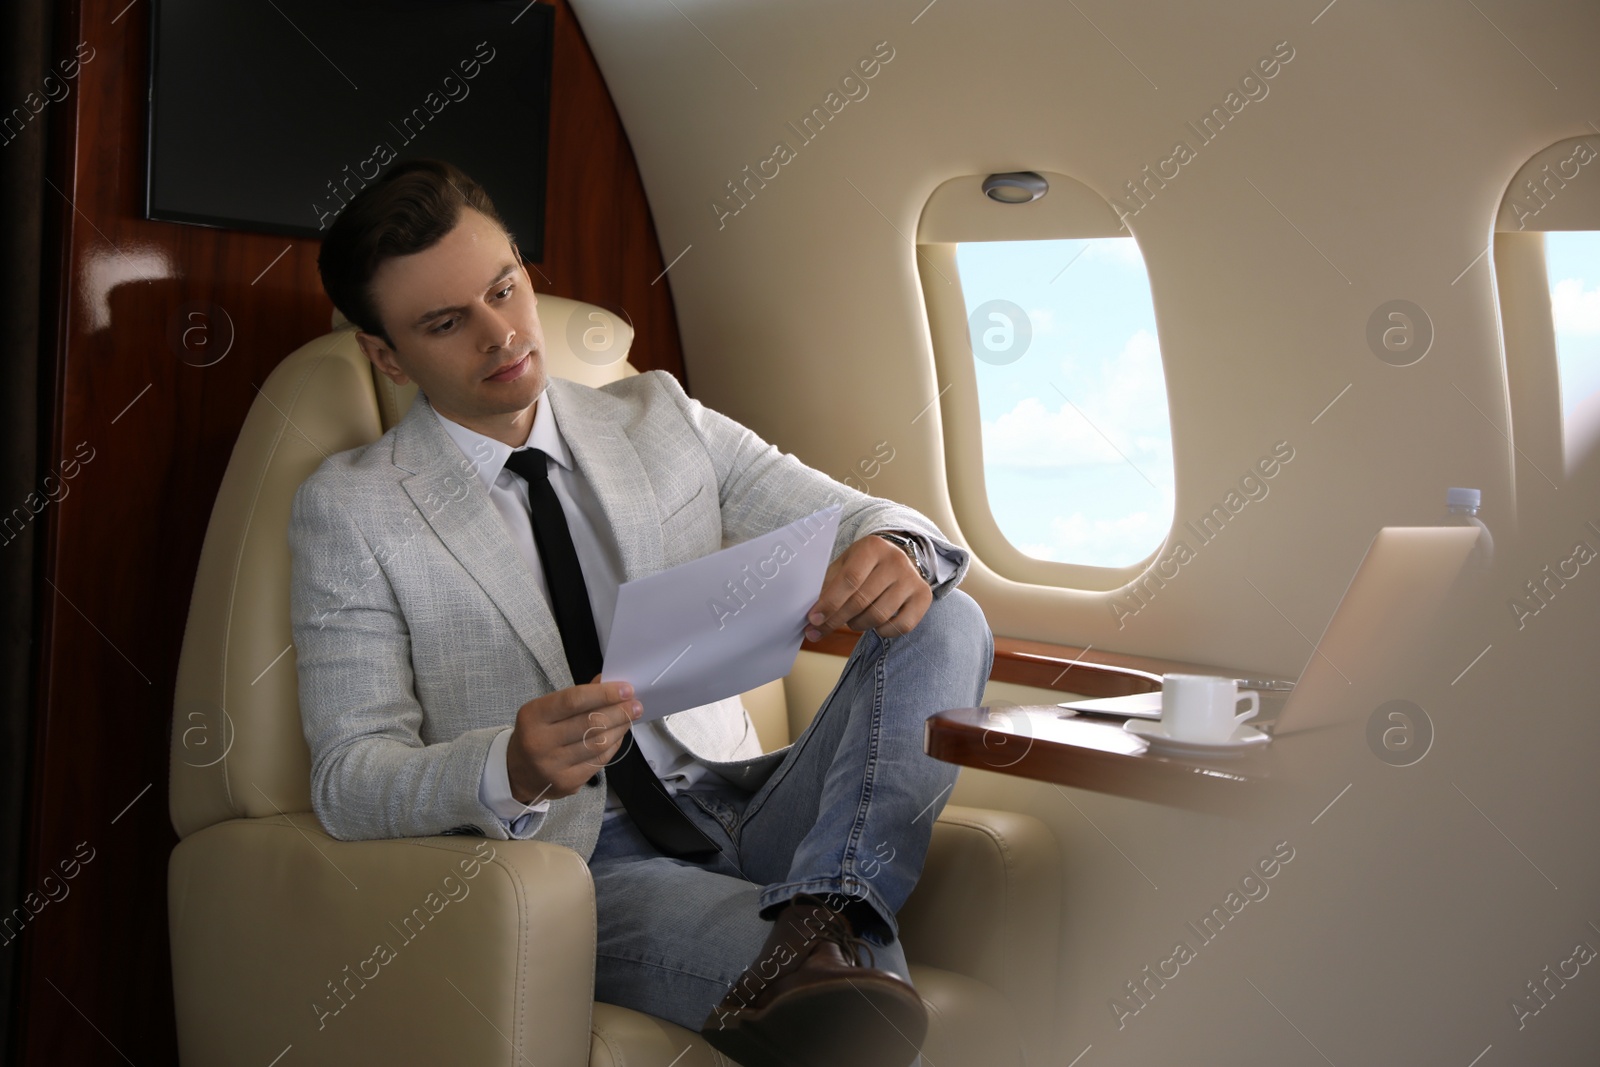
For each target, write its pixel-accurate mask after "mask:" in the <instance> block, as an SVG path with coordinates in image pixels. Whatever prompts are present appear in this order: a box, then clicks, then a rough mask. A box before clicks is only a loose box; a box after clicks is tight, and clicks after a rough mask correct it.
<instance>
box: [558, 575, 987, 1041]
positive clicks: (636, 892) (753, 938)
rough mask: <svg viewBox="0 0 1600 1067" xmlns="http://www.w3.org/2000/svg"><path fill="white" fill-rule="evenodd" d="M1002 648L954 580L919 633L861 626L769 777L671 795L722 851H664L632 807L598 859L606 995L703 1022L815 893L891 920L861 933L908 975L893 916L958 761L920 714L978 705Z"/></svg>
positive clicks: (598, 975) (885, 964)
mask: <svg viewBox="0 0 1600 1067" xmlns="http://www.w3.org/2000/svg"><path fill="white" fill-rule="evenodd" d="M993 660H994V635H993V634H992V633H991V632H990V630H989V626H988V623H987V621H986V620H985V619H984V615H983V611H982V609H981V608H979V607H978V604H977V602H976V601H974V600H973V599H972V598H971V597H970V596H968V595H967V594H966V593H963V592H962V591H961V590H960V589H951V590H950V591H949V592H948V593H947V594H945V595H944V596H942V597H940V598H939V599H937V600H935V601H934V602H933V603H932V604H931V605H930V606H929V608H928V611H927V613H926V614H925V615H924V616H923V618H922V620H921V622H919V623H918V624H917V626H916V628H915V629H913V630H912V631H911V632H910V633H909V634H903V635H901V636H899V637H891V638H887V639H885V638H880V637H879V636H878V635H877V634H876V633H874V632H873V631H871V630H867V631H866V632H865V633H863V634H862V635H861V637H860V638H859V639H858V640H857V641H856V646H855V649H854V651H853V652H852V653H851V654H850V658H849V660H848V661H846V663H845V667H844V673H843V674H842V675H841V676H840V678H839V682H838V684H837V685H835V686H834V688H833V691H832V692H831V693H829V694H828V698H827V700H825V701H824V702H823V704H822V707H821V709H820V710H818V712H817V714H816V717H815V718H813V719H812V721H811V724H810V725H809V726H808V727H806V729H805V732H804V733H802V734H801V735H800V737H799V739H798V740H797V741H796V742H795V743H794V744H793V745H792V746H791V747H790V748H789V750H788V752H787V753H786V754H785V756H784V759H783V761H782V762H781V763H780V764H779V765H778V767H777V769H776V770H774V771H773V772H772V776H771V777H770V778H768V779H767V781H766V783H765V784H763V785H762V787H761V788H760V789H759V790H757V791H756V792H755V793H749V792H746V791H745V790H744V789H741V788H739V787H738V786H735V785H733V784H731V783H729V782H727V781H726V780H724V779H719V778H717V776H715V775H707V776H706V777H705V778H703V779H702V780H701V781H700V783H698V785H699V788H696V789H694V790H686V791H683V792H680V793H678V794H677V795H676V796H675V797H674V800H675V801H676V803H677V805H678V807H679V808H680V809H682V810H683V811H684V813H685V814H687V815H688V816H689V818H690V819H691V820H693V821H694V823H695V824H696V825H697V826H699V827H700V828H701V829H702V830H703V831H705V833H706V834H707V835H708V836H709V837H710V838H711V839H712V840H713V841H715V842H717V844H718V846H719V847H720V849H721V851H720V852H719V853H718V854H717V855H716V856H714V857H711V858H709V859H704V860H693V859H680V858H676V857H670V856H663V855H661V854H660V853H659V852H658V851H657V850H656V849H655V848H654V847H653V846H652V845H651V844H650V843H649V841H647V840H646V839H645V838H644V836H643V835H642V834H641V833H639V830H638V828H637V827H636V826H635V825H634V824H633V820H632V819H631V818H629V817H628V815H627V814H626V813H625V812H624V813H620V814H616V815H612V816H608V817H607V819H606V821H605V823H604V825H603V826H602V828H601V831H600V839H599V841H598V842H597V843H596V845H595V850H594V853H593V855H591V856H590V858H589V870H590V873H591V874H592V875H593V878H594V887H595V908H596V913H597V921H598V927H599V930H598V947H597V959H596V966H595V999H596V1000H599V1001H601V1002H602V1003H607V1004H619V1005H622V1006H624V1007H629V1008H633V1009H635V1010H637V1011H642V1012H645V1013H647V1014H650V1015H654V1016H657V1017H658V1018H663V1019H668V1020H670V1021H672V1022H675V1023H677V1024H678V1025H680V1026H683V1027H685V1028H687V1029H689V1030H691V1031H696V1032H698V1031H699V1029H700V1026H701V1024H702V1023H703V1022H704V1021H705V1019H706V1017H707V1016H708V1015H710V1013H711V1011H712V1009H713V1008H714V1007H715V1006H716V1004H717V1002H718V1001H720V1000H721V999H722V997H723V994H725V993H726V992H727V991H728V989H729V988H730V987H731V986H732V985H733V984H734V982H736V981H737V980H738V978H739V976H740V975H741V974H743V973H744V970H745V968H746V967H748V966H750V965H751V964H752V963H754V962H755V959H756V956H757V954H758V953H759V952H760V951H761V947H762V945H763V944H765V942H766V939H767V935H768V932H769V931H770V930H771V928H772V922H771V919H772V917H773V915H775V914H776V913H777V911H778V910H779V909H780V908H781V907H782V906H783V905H784V904H786V903H787V902H788V901H789V900H790V899H791V898H792V897H794V895H795V894H797V893H802V892H804V893H814V894H818V895H824V894H841V895H844V896H849V897H857V898H862V899H864V900H865V901H866V903H867V904H869V905H870V906H871V907H872V909H873V911H875V912H876V913H877V916H878V917H879V919H880V920H881V924H880V925H877V926H876V927H870V926H869V927H868V928H866V929H864V930H862V931H861V933H862V935H863V936H864V937H866V938H868V939H869V940H870V941H872V942H873V945H872V947H871V951H872V955H873V962H874V964H875V965H876V966H878V967H880V968H882V969H884V970H888V971H892V972H894V973H895V974H898V975H900V976H901V977H902V978H904V979H906V981H908V982H909V981H910V980H911V974H910V971H909V969H908V968H907V966H906V958H905V953H904V951H903V950H902V949H901V947H900V940H899V927H898V924H897V922H896V918H895V915H896V913H897V912H898V911H899V910H900V906H901V905H902V904H904V903H905V901H906V898H907V897H909V896H910V895H911V890H912V889H913V888H914V887H915V886H916V882H917V878H918V877H919V876H920V875H921V873H922V866H923V862H924V860H925V859H926V857H927V851H928V843H929V841H930V839H931V838H932V836H933V824H934V821H935V820H936V819H937V818H938V817H939V812H940V811H941V810H943V808H944V805H945V803H946V801H947V800H948V799H949V795H950V790H951V788H952V787H953V786H954V785H955V781H956V775H957V772H958V771H959V770H960V768H958V767H956V766H955V765H953V764H949V763H944V762H942V761H940V760H936V759H934V758H932V757H931V756H928V755H927V754H926V753H924V752H923V749H922V744H923V723H924V721H925V720H926V719H927V718H928V717H929V716H930V715H933V714H934V713H936V712H939V711H943V710H945V709H947V708H957V707H972V706H974V705H976V704H977V703H978V702H979V701H980V700H981V698H982V695H983V689H984V684H985V683H986V682H987V680H988V677H989V668H990V666H991V664H992V663H993ZM906 1052H907V1062H908V1063H911V1062H913V1057H914V1055H915V1052H914V1050H913V1049H912V1048H911V1047H910V1046H909V1044H908V1046H907V1049H906ZM915 1062H916V1063H918V1064H920V1057H917V1058H916V1060H915Z"/></svg>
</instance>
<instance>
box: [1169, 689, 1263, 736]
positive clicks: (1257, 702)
mask: <svg viewBox="0 0 1600 1067" xmlns="http://www.w3.org/2000/svg"><path fill="white" fill-rule="evenodd" d="M1241 700H1247V701H1249V702H1250V707H1249V709H1248V710H1246V711H1244V712H1242V713H1241V712H1240V711H1239V701H1241ZM1260 710H1261V694H1259V693H1257V692H1256V691H1255V690H1253V689H1246V690H1244V691H1242V692H1241V691H1240V689H1239V683H1238V682H1237V681H1236V680H1235V679H1233V678H1218V677H1216V676H1214V675H1210V674H1165V675H1162V677H1161V725H1162V726H1163V727H1165V728H1166V731H1167V736H1169V737H1171V738H1173V739H1174V740H1177V741H1197V742H1200V743H1203V744H1204V743H1209V744H1216V743H1220V742H1223V741H1226V740H1228V739H1229V738H1231V737H1232V736H1233V732H1234V731H1235V730H1236V729H1238V727H1239V725H1240V724H1241V723H1243V722H1244V721H1245V720H1246V719H1250V718H1254V717H1255V714H1256V713H1257V712H1258V711H1260Z"/></svg>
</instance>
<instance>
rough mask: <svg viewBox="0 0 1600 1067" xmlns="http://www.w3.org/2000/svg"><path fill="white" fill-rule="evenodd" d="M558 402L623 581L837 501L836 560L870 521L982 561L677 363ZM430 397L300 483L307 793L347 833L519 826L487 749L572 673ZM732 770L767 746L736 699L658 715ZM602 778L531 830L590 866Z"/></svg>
mask: <svg viewBox="0 0 1600 1067" xmlns="http://www.w3.org/2000/svg"><path fill="white" fill-rule="evenodd" d="M544 395H545V399H546V401H547V402H548V403H549V404H550V406H551V412H552V414H554V415H555V416H556V420H557V422H558V423H559V425H560V427H561V433H562V437H563V438H564V439H565V440H566V442H567V445H568V447H569V448H571V450H572V453H573V457H574V459H575V461H576V463H577V465H578V467H579V468H580V469H582V471H583V473H584V475H585V477H587V478H588V479H589V482H590V484H591V485H592V486H593V488H594V491H595V495H596V496H597V497H598V498H599V500H600V503H601V505H602V507H603V509H604V511H605V515H606V518H607V520H608V521H609V522H610V525H611V531H612V533H613V535H614V536H615V538H616V542H617V546H618V548H619V550H620V552H621V556H622V562H623V567H624V572H625V575H626V578H627V579H628V580H632V579H634V578H639V577H643V576H644V575H648V574H653V573H655V572H657V571H660V570H663V569H665V568H667V567H671V566H674V565H676V564H679V563H683V562H685V561H687V560H691V559H697V558H699V557H701V556H704V555H706V554H708V553H711V552H714V551H716V550H718V549H719V548H721V547H723V546H724V545H725V544H737V543H739V542H742V541H746V540H748V539H750V538H752V537H755V536H758V535H760V534H763V533H766V532H768V531H770V530H773V529H776V528H778V527H779V526H783V525H785V524H787V523H789V522H792V521H794V520H795V519H798V518H800V517H802V516H805V515H809V514H810V513H812V512H814V511H816V510H818V509H819V508H823V507H826V506H828V505H829V504H832V503H835V502H838V503H840V504H841V505H842V507H841V516H840V521H839V530H838V536H837V538H836V539H835V542H834V546H833V550H832V553H831V555H830V558H837V557H838V555H839V554H840V553H841V552H843V551H844V549H845V548H847V547H848V546H849V545H850V544H851V543H852V542H854V541H855V540H856V539H858V538H860V537H862V536H865V535H866V534H868V533H870V532H871V531H873V530H882V529H904V530H913V531H916V532H918V533H922V534H926V535H927V536H928V537H929V538H930V539H932V540H933V542H934V544H935V546H936V547H938V548H939V549H940V550H941V551H942V552H943V553H944V554H946V555H949V556H951V557H952V558H959V560H960V563H959V566H958V568H957V570H956V572H955V573H954V574H953V575H951V576H950V577H949V578H948V579H947V580H946V581H945V582H944V583H942V584H941V585H940V586H938V587H937V588H935V590H934V595H935V596H936V597H937V596H942V595H944V594H945V593H948V592H949V590H950V589H951V588H953V587H954V586H955V585H956V584H957V583H958V582H959V581H960V580H961V578H962V576H963V575H964V574H965V573H966V570H967V567H968V565H969V563H970V558H969V556H968V554H967V553H966V552H965V551H964V550H962V549H960V548H959V547H957V546H956V545H954V544H951V543H950V542H949V541H946V540H945V539H944V538H943V536H942V535H941V534H940V532H939V529H938V528H937V527H936V526H935V525H934V524H933V523H932V522H930V521H929V520H928V519H927V518H926V517H925V516H923V515H922V514H921V513H919V512H917V511H915V510H914V509H912V508H908V507H904V506H902V505H899V504H896V503H893V502H892V501H888V500H883V499H880V498H878V497H872V496H867V495H866V494H864V493H860V492H857V491H856V490H854V489H851V488H850V487H848V486H845V485H842V484H840V483H839V482H836V481H834V480H833V479H832V478H829V477H828V476H827V475H825V474H823V473H821V472H820V471H817V470H814V469H812V468H811V467H808V466H806V465H805V464H804V463H801V462H800V461H799V460H798V459H796V458H795V457H794V456H792V455H789V454H786V453H782V452H780V451H779V450H778V449H777V448H776V447H774V446H773V445H770V444H767V443H766V442H764V441H762V440H761V439H760V438H759V437H757V436H756V435H755V434H754V433H752V432H751V431H750V430H748V429H746V428H744V427H743V426H741V425H739V424H738V423H736V422H734V421H733V420H732V419H729V418H728V417H726V416H724V415H720V414H718V413H717V412H715V411H712V410H710V409H709V408H707V407H705V406H704V405H702V404H700V403H699V402H698V401H696V400H693V399H691V398H690V397H689V396H687V395H686V394H685V393H684V391H683V388H682V386H681V385H679V383H678V380H677V379H676V378H674V377H673V376H672V375H670V374H668V373H666V372H665V371H651V372H649V373H645V374H640V375H636V376H633V377H629V378H627V379H624V380H622V381H617V382H611V383H609V384H607V385H606V386H604V387H603V388H601V389H592V388H590V387H588V386H584V385H580V384H578V383H576V382H571V381H567V380H565V379H562V378H554V377H552V378H551V379H550V380H549V387H548V389H547V390H546V392H545V394H544ZM473 471H474V468H473V461H472V460H470V459H468V458H467V457H464V456H463V455H462V454H461V450H460V449H459V448H457V447H456V444H455V442H454V441H452V440H451V439H450V437H449V435H448V434H446V433H445V430H444V427H443V426H441V425H440V424H439V420H438V419H437V418H436V417H435V416H434V414H433V412H432V411H431V410H430V409H429V404H428V400H427V398H426V397H425V396H423V395H420V394H419V395H418V396H417V399H416V401H415V403H414V404H413V405H412V407H411V409H410V410H409V411H408V412H407V413H406V416H405V417H404V418H403V419H402V420H401V421H400V422H399V424H398V425H396V426H395V427H394V428H393V429H391V430H390V431H389V432H388V433H385V434H384V435H383V436H382V437H380V438H379V439H378V440H377V441H374V442H373V443H372V444H370V445H367V446H365V447H363V448H356V449H351V450H350V451H348V452H341V453H339V454H337V455H335V456H331V457H329V458H328V459H327V460H325V461H324V462H323V463H322V465H321V466H320V467H319V468H318V469H317V470H316V472H315V473H313V474H312V475H311V477H309V478H307V479H306V481H305V482H304V483H303V484H302V485H301V486H300V488H299V490H298V491H297V492H296V493H295V498H294V506H293V511H292V517H291V520H290V524H289V547H290V550H291V553H292V556H293V579H292V585H291V589H290V611H291V616H292V619H293V624H294V645H295V651H296V655H297V658H298V664H299V681H300V713H301V718H302V722H303V725H304V727H305V735H306V741H307V743H308V744H309V745H310V748H311V797H312V806H313V808H314V810H315V811H316V814H317V817H318V818H319V819H320V820H321V821H322V824H323V826H324V827H326V828H327V830H328V832H329V833H330V834H332V835H333V836H334V837H337V838H341V839H361V838H389V837H410V836H425V835H430V834H439V833H447V832H463V833H477V834H481V835H483V836H485V837H492V838H505V837H507V836H509V835H508V832H507V830H506V827H505V824H504V823H503V822H502V821H501V820H500V819H499V818H498V817H497V816H496V815H495V813H494V812H493V811H491V810H490V809H489V808H487V807H485V806H484V805H483V804H482V803H481V802H480V801H479V799H478V785H479V782H480V780H481V777H482V773H483V767H484V760H485V758H486V756H487V753H488V749H489V744H490V742H491V741H492V740H493V739H494V736H495V734H496V733H498V732H499V731H500V730H503V729H504V728H506V727H507V726H509V725H511V724H512V723H513V722H514V721H515V720H516V714H517V709H518V708H520V707H521V706H522V705H523V704H524V703H526V702H527V701H529V700H531V699H533V698H534V697H536V696H541V695H543V694H545V693H550V692H554V691H556V690H558V689H564V688H566V687H568V686H570V685H572V684H573V679H572V677H571V674H570V672H569V670H568V668H567V661H566V656H565V655H564V653H563V652H562V645H561V635H560V631H559V630H558V629H557V628H556V624H555V619H554V617H553V616H552V614H551V611H550V608H549V605H548V604H547V603H546V602H545V600H544V597H543V595H542V594H541V592H540V590H539V585H538V583H537V582H536V581H535V580H534V576H533V575H532V574H531V573H530V572H529V570H528V566H527V564H526V563H525V562H524V561H523V559H522V557H521V556H520V555H518V553H517V550H516V548H515V547H514V546H513V544H512V542H511V539H510V537H509V536H508V534H507V531H506V528H505V525H504V523H503V522H502V520H501V518H500V515H499V513H498V512H497V511H495V509H494V506H493V505H492V504H491V503H490V501H489V494H488V492H487V491H486V490H485V489H484V487H483V484H482V482H481V481H480V480H479V479H478V478H477V477H476V476H475V474H474V472H473ZM660 721H661V722H662V723H663V724H664V728H665V729H666V731H667V732H668V733H669V734H670V735H671V736H672V737H673V738H675V739H676V740H677V741H678V742H680V743H681V744H682V745H683V746H684V747H685V748H686V749H687V750H688V751H689V752H690V753H692V754H693V755H694V756H695V757H696V758H697V759H699V760H701V761H702V762H704V763H706V764H707V765H708V766H710V767H711V768H712V769H714V770H715V771H716V772H717V773H718V774H720V775H722V776H724V777H726V778H728V779H730V780H732V781H734V782H736V783H739V784H740V785H743V786H745V787H746V788H749V789H751V790H754V789H757V788H759V787H760V785H761V783H763V782H764V781H766V779H767V777H768V776H769V775H770V774H771V773H772V771H773V770H774V768H776V766H777V764H778V763H779V762H780V761H781V760H782V758H783V752H784V751H785V750H786V749H779V750H778V751H775V752H768V753H765V754H763V753H762V752H761V746H760V744H759V742H758V741H757V739H756V733H755V728H754V725H753V724H752V723H751V721H750V716H749V713H748V712H747V711H746V710H745V708H744V705H743V704H742V703H741V702H740V700H739V698H738V697H737V696H733V697H729V698H727V699H726V700H719V701H717V702H715V703H712V704H706V705H703V706H701V707H698V708H690V709H688V710H686V711H680V712H678V713H676V714H673V715H669V716H666V717H665V718H664V719H662V720H660ZM605 803H606V785H605V772H604V770H602V771H601V772H600V773H599V775H598V776H597V777H596V779H595V780H593V781H591V782H590V783H589V784H586V785H584V786H583V787H582V788H580V789H579V790H578V792H577V793H575V794H573V795H572V796H568V797H562V798H560V799H558V800H555V801H553V802H552V803H551V805H550V808H549V811H548V812H547V814H546V815H545V817H544V818H543V819H534V820H529V821H530V822H535V823H538V824H539V825H538V828H537V830H535V831H533V832H532V833H527V834H525V835H524V836H528V837H534V838H538V839H540V840H545V841H553V842H556V843H558V844H563V845H566V846H568V847H570V848H572V849H574V850H575V851H577V852H578V853H579V855H581V856H583V857H584V858H585V859H586V860H587V859H588V857H589V855H590V854H591V852H592V851H593V849H594V843H595V840H596V838H597V837H598V836H599V833H600V820H601V815H602V813H603V812H604V810H605Z"/></svg>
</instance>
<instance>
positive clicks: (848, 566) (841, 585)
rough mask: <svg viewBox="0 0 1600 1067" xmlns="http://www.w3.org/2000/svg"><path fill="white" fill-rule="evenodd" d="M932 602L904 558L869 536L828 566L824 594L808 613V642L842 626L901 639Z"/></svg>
mask: <svg viewBox="0 0 1600 1067" xmlns="http://www.w3.org/2000/svg"><path fill="white" fill-rule="evenodd" d="M932 603H933V590H932V588H930V587H929V585H928V583H927V582H926V581H924V580H923V578H922V575H921V574H919V573H917V568H916V565H915V564H913V563H912V562H911V560H910V559H908V558H907V557H906V554H905V553H904V552H902V551H900V549H899V547H897V546H896V545H894V544H891V543H890V542H888V541H886V540H884V539H883V538H881V537H878V536H877V535H876V534H868V535H867V536H865V537H863V538H861V539H860V540H858V541H856V543H855V544H853V545H851V546H850V547H849V548H847V549H845V550H844V552H843V553H842V554H840V556H839V558H838V559H836V560H834V561H833V562H832V563H830V564H828V570H827V572H826V573H825V574H824V575H823V576H822V595H821V596H819V597H818V598H817V602H816V603H815V604H813V605H812V607H811V610H810V611H809V612H807V613H806V622H807V624H808V625H807V626H806V639H807V640H810V641H815V640H817V639H818V638H820V637H821V636H822V635H823V634H825V633H832V632H833V631H834V630H836V629H838V628H839V627H840V626H847V627H849V628H850V629H852V630H855V631H857V632H861V633H864V632H866V631H867V630H868V629H871V630H873V631H874V632H876V633H877V635H878V636H879V637H899V636H900V635H902V634H908V633H910V632H911V631H912V630H913V629H915V628H916V625H917V623H919V622H921V621H922V616H923V615H924V614H926V613H927V610H928V606H929V605H930V604H932Z"/></svg>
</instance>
